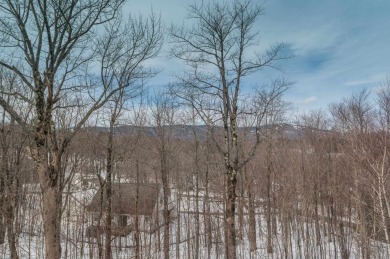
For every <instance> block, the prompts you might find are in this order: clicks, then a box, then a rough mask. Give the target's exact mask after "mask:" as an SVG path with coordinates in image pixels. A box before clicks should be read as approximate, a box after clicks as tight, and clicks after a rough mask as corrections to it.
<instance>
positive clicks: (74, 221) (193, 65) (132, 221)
mask: <svg viewBox="0 0 390 259" xmlns="http://www.w3.org/2000/svg"><path fill="white" fill-rule="evenodd" d="M124 2H125V1H124V0H96V1H89V0H78V1H77V0H73V1H45V0H21V1H15V0H4V1H3V2H2V3H0V48H1V52H0V106H1V108H0V111H1V123H0V158H1V159H0V257H1V258H12V259H14V258H106V259H107V258H342V259H346V258H390V201H389V199H390V193H389V194H388V193H387V192H388V191H389V192H390V183H389V173H390V172H389V169H390V157H389V155H388V153H387V152H388V151H387V146H389V148H390V140H388V136H390V135H389V133H390V79H387V81H386V80H385V79H384V80H385V81H384V83H383V84H382V85H380V86H378V89H377V91H375V92H372V93H371V92H370V91H368V90H363V91H359V92H355V93H353V94H351V96H350V97H348V98H344V99H342V100H341V101H338V102H334V103H331V104H330V105H329V107H328V108H327V109H323V110H314V111H308V112H305V113H302V114H295V113H293V110H294V108H293V106H292V104H291V103H290V102H288V101H287V100H286V98H285V93H286V91H289V90H290V88H292V87H294V83H292V82H290V81H289V80H288V79H287V78H286V76H285V74H284V73H283V72H281V71H280V69H279V68H280V65H281V64H283V62H285V61H286V60H288V59H293V57H290V56H287V55H285V52H284V48H285V46H284V45H283V44H282V43H275V44H272V45H271V46H265V47H264V46H263V45H261V44H260V38H261V37H260V36H261V35H260V34H259V32H258V31H257V30H256V29H255V26H254V24H255V23H256V21H257V20H258V19H259V18H260V16H261V15H262V14H263V13H264V9H263V6H261V5H258V4H257V3H256V2H255V1H252V0H248V1H240V0H232V1H210V2H207V1H202V2H199V3H198V2H195V3H194V4H192V5H188V7H187V11H188V18H189V20H191V24H190V25H180V26H179V25H168V24H164V21H162V20H161V17H160V16H159V15H158V14H157V13H154V12H151V13H150V14H148V15H145V16H134V15H128V16H126V15H125V12H123V6H124ZM165 52H166V53H165ZM162 54H164V55H167V54H169V56H170V60H172V62H179V63H180V64H181V68H182V70H181V71H176V73H175V75H173V76H172V81H171V83H169V84H167V85H165V86H161V87H152V86H150V85H149V80H150V79H151V78H153V77H155V76H156V75H157V74H158V73H159V72H160V68H159V67H158V66H156V65H155V63H154V60H155V59H156V58H158V56H159V55H162ZM265 68H267V69H273V70H275V71H276V72H277V74H278V75H277V76H276V77H275V76H272V77H269V78H264V76H262V72H263V69H265ZM276 72H275V73H276ZM279 74H280V75H279ZM249 77H251V78H253V77H256V78H258V81H259V83H258V85H257V86H255V87H253V89H252V90H250V91H248V85H246V84H248V82H249V81H248V80H247V79H248V78H249ZM296 84H299V82H296ZM293 114H294V115H293Z"/></svg>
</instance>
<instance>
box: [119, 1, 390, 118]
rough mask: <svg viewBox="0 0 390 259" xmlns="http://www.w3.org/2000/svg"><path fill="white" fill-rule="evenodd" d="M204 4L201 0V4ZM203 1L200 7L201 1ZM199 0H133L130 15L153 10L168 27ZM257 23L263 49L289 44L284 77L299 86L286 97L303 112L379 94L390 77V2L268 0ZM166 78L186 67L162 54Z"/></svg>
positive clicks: (160, 80) (261, 77) (263, 76)
mask: <svg viewBox="0 0 390 259" xmlns="http://www.w3.org/2000/svg"><path fill="white" fill-rule="evenodd" d="M199 1H201V0H199ZM199 1H198V2H199ZM193 2H194V1H193V0H182V1H180V0H130V1H129V2H128V3H127V4H126V12H131V13H133V14H139V13H142V14H147V13H148V12H149V11H150V10H151V8H153V10H154V11H155V12H157V13H160V14H161V17H162V19H163V21H164V23H165V24H166V25H167V26H169V25H170V24H171V23H174V24H181V23H183V20H184V19H185V17H186V6H187V5H188V4H189V3H193ZM259 3H263V6H264V8H265V15H263V16H261V17H260V19H259V20H258V22H257V24H256V29H257V30H259V31H260V37H261V44H263V46H268V45H270V44H272V43H274V42H283V43H284V44H285V45H286V50H285V51H286V53H289V54H291V55H293V56H294V58H292V59H290V60H289V61H287V62H285V63H284V64H282V67H283V70H284V72H285V74H284V76H285V77H286V78H288V79H290V80H291V81H295V82H296V84H295V86H294V87H293V88H292V89H291V90H289V92H288V93H287V95H286V98H287V99H288V100H289V101H291V102H293V104H294V105H295V106H296V107H297V109H298V110H299V111H308V110H311V109H317V108H325V109H326V108H327V107H328V104H329V103H331V102H335V101H338V100H340V99H342V98H343V97H348V96H350V95H351V94H352V93H353V92H356V91H359V90H361V89H370V90H372V91H373V92H375V89H376V88H377V87H378V86H379V85H380V83H381V82H382V81H384V80H385V79H386V76H387V75H389V74H390V70H389V63H390V50H389V48H390V1H388V0H327V1H318V0H268V1H265V2H264V1H259ZM160 56H161V57H160V59H159V60H156V62H155V63H156V65H157V66H159V67H161V68H162V69H163V71H162V72H161V74H160V75H159V76H158V77H156V78H155V79H153V80H152V81H151V84H155V85H157V84H161V85H163V84H165V83H167V82H169V81H173V80H174V78H172V77H170V76H169V75H170V74H171V73H174V72H177V70H179V69H181V68H182V67H181V66H180V65H179V64H178V62H177V61H174V60H167V59H166V56H167V53H164V52H162V53H161V55H160ZM276 74H277V73H275V72H273V71H270V70H265V71H263V72H262V73H260V74H258V76H257V77H256V78H254V77H253V78H251V80H249V81H247V84H248V88H247V89H250V88H251V87H253V85H254V84H256V83H258V84H264V83H267V79H268V78H269V77H270V76H274V75H276Z"/></svg>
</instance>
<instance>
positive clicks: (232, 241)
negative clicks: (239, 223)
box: [225, 170, 237, 259]
mask: <svg viewBox="0 0 390 259" xmlns="http://www.w3.org/2000/svg"><path fill="white" fill-rule="evenodd" d="M232 171H233V170H232ZM236 185H237V178H236V174H235V172H234V171H233V172H229V173H228V175H227V189H228V190H227V202H226V218H225V227H226V234H225V236H226V238H227V240H225V249H226V258H228V259H235V258H236V229H235V227H236V224H235V217H234V216H235V215H236Z"/></svg>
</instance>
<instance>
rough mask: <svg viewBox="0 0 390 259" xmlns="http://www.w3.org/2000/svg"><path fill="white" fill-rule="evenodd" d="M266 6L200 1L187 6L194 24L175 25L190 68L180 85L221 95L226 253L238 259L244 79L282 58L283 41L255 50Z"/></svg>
mask: <svg viewBox="0 0 390 259" xmlns="http://www.w3.org/2000/svg"><path fill="white" fill-rule="evenodd" d="M262 11H263V9H262V7H261V6H257V5H255V4H254V3H253V1H244V2H241V1H232V2H217V1H212V2H210V3H202V4H200V5H197V4H195V5H190V6H189V8H188V13H189V14H188V17H189V18H190V19H192V20H194V22H195V24H194V25H193V26H192V27H190V28H176V27H173V28H172V29H171V36H172V41H173V48H172V52H171V53H172V55H173V56H174V57H176V58H179V59H180V60H182V61H184V62H185V63H186V64H187V65H188V67H189V70H188V71H187V72H186V73H185V74H184V76H181V77H179V81H180V85H181V87H182V88H184V89H185V88H187V89H188V88H189V89H191V90H189V91H190V92H192V93H193V94H192V96H194V95H195V96H197V95H202V94H207V95H210V96H212V98H215V99H217V100H219V103H218V106H216V107H214V109H216V111H217V112H218V114H219V116H220V117H219V119H220V120H221V123H222V126H223V129H224V139H225V141H224V144H223V145H219V144H218V146H219V151H220V152H221V153H222V154H223V159H224V165H225V174H226V179H227V205H226V215H225V226H226V231H225V237H226V240H225V245H226V246H225V248H226V258H236V250H235V249H236V231H235V219H234V217H235V210H236V184H237V173H238V172H239V171H240V169H241V168H242V166H243V164H245V160H243V161H240V155H239V151H238V115H239V113H240V109H239V107H240V105H241V103H240V92H241V87H242V80H243V79H244V78H245V76H248V75H250V74H252V73H254V72H256V71H258V70H260V69H261V68H262V67H265V66H273V65H274V61H276V60H278V59H281V56H280V50H281V49H282V45H281V44H275V45H274V46H272V47H271V48H270V49H269V50H267V51H266V52H265V54H259V53H251V52H250V49H251V48H252V47H254V46H256V45H257V44H258V42H257V34H258V33H257V32H254V31H253V25H254V23H255V22H256V20H257V19H258V17H259V16H260V15H261V14H262ZM250 56H251V57H252V58H250ZM177 91H179V92H180V90H177ZM185 96H187V97H188V95H185V94H184V96H182V97H185Z"/></svg>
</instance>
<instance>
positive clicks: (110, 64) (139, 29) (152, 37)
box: [97, 14, 163, 258]
mask: <svg viewBox="0 0 390 259" xmlns="http://www.w3.org/2000/svg"><path fill="white" fill-rule="evenodd" d="M114 24H115V25H114ZM112 28H116V29H115V30H113V29H112ZM162 39H163V29H162V25H161V20H160V19H159V18H158V17H156V15H155V14H151V15H150V17H148V18H147V19H144V18H142V17H140V18H139V19H136V18H133V17H131V16H130V17H129V19H128V21H127V22H126V23H122V21H121V20H120V19H114V20H113V21H110V22H109V23H108V24H107V25H106V31H105V33H104V34H103V35H102V37H101V38H100V39H99V40H98V41H97V50H98V51H97V54H98V56H99V58H100V62H101V68H100V71H101V75H100V77H101V81H102V84H103V86H104V88H105V89H119V91H117V92H116V93H114V94H113V96H112V97H111V98H110V100H109V101H108V103H107V105H108V106H109V107H108V108H109V114H110V115H109V116H110V118H109V132H108V141H107V153H106V178H105V183H104V187H105V188H104V189H105V197H106V204H105V214H106V219H105V222H106V230H105V231H106V238H105V241H106V243H105V258H111V221H112V219H111V218H112V216H111V194H112V189H111V188H112V187H111V183H112V170H113V164H114V161H115V159H114V157H113V153H114V148H115V147H114V141H113V138H114V127H115V126H116V125H117V123H118V120H119V117H120V116H121V114H122V113H123V110H124V105H125V104H126V101H128V100H129V99H131V98H135V97H137V96H138V95H139V94H141V93H142V91H143V90H144V87H143V84H144V80H145V79H147V78H149V77H152V76H154V75H155V74H156V71H155V70H153V69H151V68H148V67H146V66H145V65H144V64H145V62H146V61H147V60H149V59H151V58H153V57H155V56H156V55H157V53H158V52H159V50H160V48H161V45H162Z"/></svg>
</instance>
